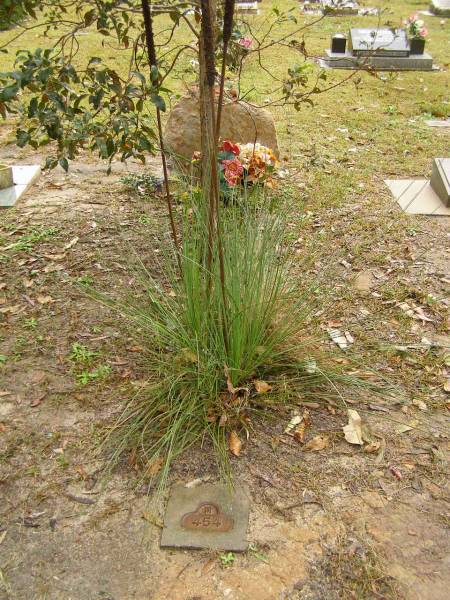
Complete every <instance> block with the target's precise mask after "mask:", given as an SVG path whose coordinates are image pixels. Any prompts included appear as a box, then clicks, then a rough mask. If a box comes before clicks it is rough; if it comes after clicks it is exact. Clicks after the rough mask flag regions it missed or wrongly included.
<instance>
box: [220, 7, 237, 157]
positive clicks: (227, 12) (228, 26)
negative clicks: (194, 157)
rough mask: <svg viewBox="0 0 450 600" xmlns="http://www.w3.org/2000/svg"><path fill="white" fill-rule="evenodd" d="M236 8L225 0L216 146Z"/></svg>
mask: <svg viewBox="0 0 450 600" xmlns="http://www.w3.org/2000/svg"><path fill="white" fill-rule="evenodd" d="M234 7H235V0H225V8H224V15H223V31H222V41H223V56H222V70H221V73H220V88H219V101H218V103H217V121H216V146H217V145H218V143H219V138H220V126H221V121H222V109H223V93H224V89H225V72H226V68H227V54H228V44H229V43H230V39H231V34H232V32H233V20H234Z"/></svg>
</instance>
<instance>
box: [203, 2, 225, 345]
mask: <svg viewBox="0 0 450 600" xmlns="http://www.w3.org/2000/svg"><path fill="white" fill-rule="evenodd" d="M201 11H202V30H201V32H202V36H201V37H202V40H201V42H202V43H201V48H202V50H203V57H202V58H203V64H204V71H205V72H204V77H205V81H204V86H203V89H204V90H205V91H206V93H207V94H208V96H209V110H208V111H207V113H206V123H205V129H206V133H207V138H208V146H209V157H210V177H209V178H208V179H207V180H206V181H207V183H208V187H209V218H208V259H207V270H208V273H209V272H210V270H211V267H212V261H213V248H214V238H215V241H216V243H217V253H218V258H219V269H220V285H221V288H222V297H223V336H224V343H225V346H226V348H227V349H228V332H227V322H226V321H227V320H226V312H227V295H226V286H225V265H224V256H223V245H222V238H221V232H220V228H219V208H220V207H219V178H218V171H217V138H216V117H215V114H216V111H215V81H216V67H215V61H214V56H215V52H214V50H215V40H214V37H215V35H214V29H213V24H212V18H211V7H210V2H209V0H201ZM203 160H205V157H203ZM204 181H205V178H204ZM210 282H211V277H210V275H208V284H209V283H210Z"/></svg>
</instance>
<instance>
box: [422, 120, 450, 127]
mask: <svg viewBox="0 0 450 600" xmlns="http://www.w3.org/2000/svg"><path fill="white" fill-rule="evenodd" d="M425 123H426V124H427V125H428V126H429V127H450V119H429V120H428V121H425Z"/></svg>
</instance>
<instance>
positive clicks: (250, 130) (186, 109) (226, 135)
mask: <svg viewBox="0 0 450 600" xmlns="http://www.w3.org/2000/svg"><path fill="white" fill-rule="evenodd" d="M220 137H221V138H222V139H227V140H232V141H233V142H237V143H241V144H248V143H250V142H255V141H257V142H259V143H261V144H263V145H264V146H268V147H269V148H271V149H272V150H273V151H274V152H275V154H276V155H277V156H278V155H279V150H278V142H277V134H276V131H275V123H274V120H273V117H272V115H271V113H270V112H269V111H268V110H265V109H263V108H253V107H252V106H249V105H248V104H246V103H245V102H231V101H225V104H224V107H223V117H222V126H221V134H220ZM164 139H165V145H166V148H167V150H168V151H169V152H171V153H173V154H174V155H175V156H178V157H182V158H184V159H187V160H188V161H189V162H190V161H191V158H192V155H193V153H194V152H195V151H198V150H200V148H201V144H200V114H199V102H198V96H197V95H196V94H195V92H194V91H192V92H191V93H190V94H189V95H186V96H184V97H183V98H181V99H180V100H179V102H178V103H177V104H176V105H175V107H174V108H173V110H172V111H171V113H170V115H169V119H168V122H167V126H166V130H165V132H164ZM174 160H176V159H174Z"/></svg>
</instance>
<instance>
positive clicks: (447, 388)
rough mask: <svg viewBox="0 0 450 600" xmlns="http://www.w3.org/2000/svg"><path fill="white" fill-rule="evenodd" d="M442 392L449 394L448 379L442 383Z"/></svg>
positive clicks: (449, 385) (449, 384) (449, 381)
mask: <svg viewBox="0 0 450 600" xmlns="http://www.w3.org/2000/svg"><path fill="white" fill-rule="evenodd" d="M444 392H447V394H450V379H446V380H445V382H444Z"/></svg>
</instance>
